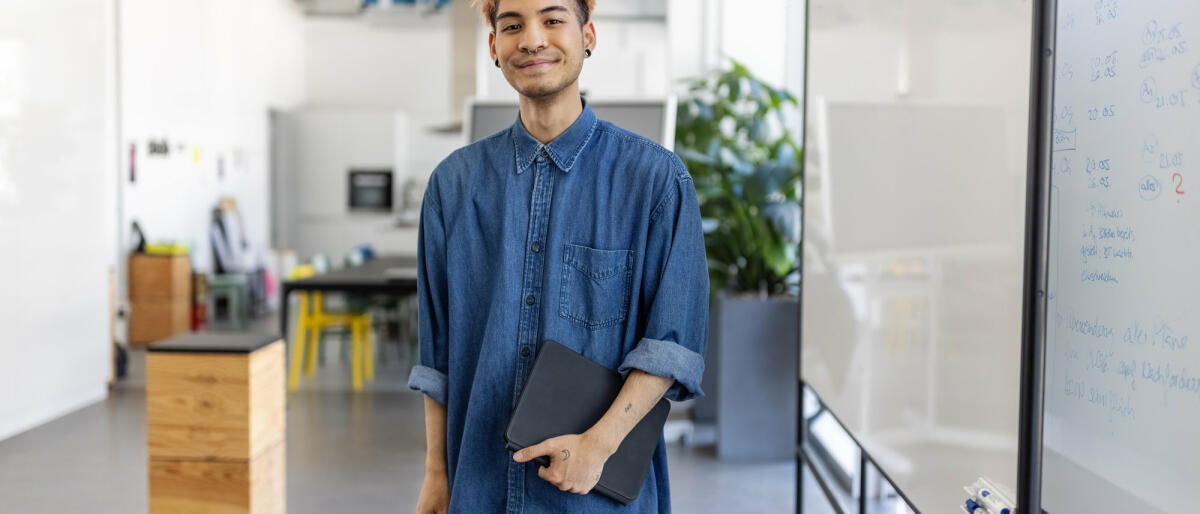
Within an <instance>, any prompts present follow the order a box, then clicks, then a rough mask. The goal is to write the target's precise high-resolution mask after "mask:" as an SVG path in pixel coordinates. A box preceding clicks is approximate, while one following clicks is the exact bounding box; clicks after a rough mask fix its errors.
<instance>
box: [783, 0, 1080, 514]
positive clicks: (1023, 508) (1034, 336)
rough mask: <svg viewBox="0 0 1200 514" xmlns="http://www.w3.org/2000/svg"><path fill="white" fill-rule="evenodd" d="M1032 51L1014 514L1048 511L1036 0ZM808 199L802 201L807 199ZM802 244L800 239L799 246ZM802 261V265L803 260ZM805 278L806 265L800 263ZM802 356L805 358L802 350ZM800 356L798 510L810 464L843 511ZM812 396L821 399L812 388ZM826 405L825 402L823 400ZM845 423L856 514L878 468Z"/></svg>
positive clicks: (1045, 61) (1046, 132)
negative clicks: (815, 442)
mask: <svg viewBox="0 0 1200 514" xmlns="http://www.w3.org/2000/svg"><path fill="white" fill-rule="evenodd" d="M1031 8H1032V9H1033V17H1032V24H1033V30H1032V31H1031V35H1032V41H1031V45H1030V76H1029V98H1030V102H1029V111H1030V116H1029V130H1028V136H1027V137H1028V145H1027V149H1028V150H1027V151H1028V155H1027V163H1026V190H1025V195H1026V196H1025V200H1026V202H1025V209H1026V212H1025V245H1024V251H1023V253H1024V259H1025V262H1024V270H1023V278H1022V282H1023V292H1022V307H1021V325H1022V326H1021V355H1020V362H1021V375H1020V386H1021V388H1020V393H1019V394H1020V406H1019V414H1020V418H1019V420H1018V446H1017V484H1016V486H1017V505H1016V508H1017V511H1018V512H1039V513H1045V511H1044V510H1042V506H1041V486H1042V426H1043V416H1044V402H1043V390H1044V386H1045V351H1046V337H1045V336H1046V319H1047V317H1046V312H1047V305H1046V301H1047V295H1046V292H1047V287H1048V285H1047V284H1048V282H1047V272H1048V269H1049V243H1050V241H1049V238H1050V231H1049V226H1050V194H1049V192H1050V161H1051V143H1050V141H1051V139H1050V137H1051V134H1052V122H1053V118H1052V115H1053V108H1054V102H1053V99H1054V65H1055V48H1054V44H1055V36H1056V30H1055V29H1056V15H1057V11H1058V2H1057V0H1034V1H1033V2H1032V6H1031ZM810 24H811V16H809V4H808V2H806V3H805V30H804V38H805V44H804V52H805V66H804V81H805V84H807V83H808V62H809V59H808V51H809V47H810V46H811V45H810V33H811V30H810V28H811V27H810ZM808 91H809V88H807V87H805V92H804V95H803V99H802V100H801V101H802V105H803V111H802V112H803V113H804V116H805V118H807V117H808V116H809V115H810V112H809V110H808V95H809V92H808ZM806 167H807V163H806V162H804V163H801V174H802V176H803V177H805V178H807V172H808V170H807V169H806ZM802 201H803V200H802ZM803 245H804V241H803V237H802V238H801V242H800V247H801V249H803ZM802 261H803V260H802ZM800 267H801V270H800V272H801V274H802V276H803V262H801V264H800ZM797 307H798V312H797V318H798V319H802V313H803V308H804V306H803V295H801V299H800V301H799V302H798V306H797ZM799 337H800V340H799V344H800V345H801V347H803V344H804V341H803V331H801V332H800V336H799ZM800 355H801V356H803V352H800ZM802 359H803V357H801V359H800V360H799V361H798V362H797V366H798V368H797V376H799V377H801V378H800V383H799V384H798V387H799V394H798V395H797V398H798V401H799V402H800V405H798V408H797V412H798V413H800V414H799V415H800V419H799V420H798V422H797V450H796V512H797V513H803V512H804V501H803V498H804V496H803V491H804V467H805V465H808V466H809V468H810V469H811V470H812V473H813V476H814V478H815V479H816V481H817V482H818V485H819V486H820V488H821V489H822V492H823V493H824V494H825V496H826V499H827V500H828V501H829V504H830V506H832V507H833V508H834V510H835V511H837V512H842V509H841V505H840V503H838V502H837V500H835V498H834V497H833V496H832V495H831V493H830V490H829V487H828V485H827V484H826V483H825V480H824V479H823V477H822V476H821V474H820V473H819V472H818V470H817V469H816V468H815V467H813V466H812V465H811V464H810V463H808V462H806V461H811V460H812V455H810V454H809V453H808V451H807V450H806V448H808V446H809V445H808V441H807V439H808V434H807V428H808V427H807V424H806V423H805V419H804V405H803V402H804V389H805V382H804V378H803V376H804V375H803V369H802V368H803V361H802ZM808 390H809V391H810V392H812V393H813V395H814V396H816V397H817V398H818V400H820V395H818V394H817V392H816V390H815V389H812V388H809V389H808ZM821 404H822V405H824V401H821ZM828 412H829V413H830V414H831V415H833V418H834V419H835V420H837V422H838V424H839V425H841V427H842V430H844V431H845V432H846V434H847V435H849V436H850V438H851V439H852V440H853V441H854V443H855V445H857V446H858V449H859V452H860V455H861V458H860V463H859V476H858V478H859V495H858V499H857V500H858V509H859V512H865V508H866V494H864V492H865V489H866V488H865V471H866V468H867V465H868V464H871V465H875V463H874V459H873V458H872V457H871V456H870V454H869V453H868V452H867V451H866V450H865V449H864V448H863V446H862V444H861V443H860V442H859V441H858V440H857V439H856V438H855V437H854V434H853V433H852V432H850V431H849V430H846V425H845V423H842V421H841V420H840V419H837V415H836V413H834V412H833V411H828ZM875 467H876V470H877V472H878V473H879V475H880V477H882V478H883V480H885V481H887V482H888V483H889V485H891V486H892V488H893V489H894V490H895V491H896V493H897V494H898V495H899V496H900V498H901V499H902V500H903V501H904V502H905V504H907V506H908V508H909V509H911V510H913V511H914V512H921V510H920V509H919V508H917V506H916V505H915V504H914V503H913V502H912V501H911V500H910V499H909V498H908V496H907V495H906V494H905V492H904V491H903V490H901V489H900V488H898V487H896V482H895V481H894V480H892V478H891V477H889V476H888V475H887V472H886V471H885V470H884V469H883V468H882V467H879V466H878V465H875Z"/></svg>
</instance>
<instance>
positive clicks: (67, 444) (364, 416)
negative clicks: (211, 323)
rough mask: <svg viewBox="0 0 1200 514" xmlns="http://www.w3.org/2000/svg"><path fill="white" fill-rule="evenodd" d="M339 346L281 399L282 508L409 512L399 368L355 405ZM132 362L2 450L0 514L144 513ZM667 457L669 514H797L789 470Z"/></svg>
mask: <svg viewBox="0 0 1200 514" xmlns="http://www.w3.org/2000/svg"><path fill="white" fill-rule="evenodd" d="M338 346H339V345H338V344H336V343H335V344H330V345H328V347H327V355H326V360H325V364H324V366H323V367H322V368H321V369H319V370H318V373H317V377H316V379H314V380H306V381H305V382H304V383H303V385H302V387H301V390H300V391H298V392H296V393H293V394H290V395H289V397H288V414H287V423H288V432H287V473H288V475H287V476H288V509H289V511H290V512H292V513H308V512H313V513H318V512H319V513H326V512H356V513H369V512H412V509H413V507H414V506H415V502H416V498H417V494H418V492H419V490H420V485H421V477H422V459H423V455H424V428H423V424H422V412H423V411H422V401H423V400H422V397H421V395H420V394H419V393H415V392H412V391H408V390H407V389H406V388H405V387H404V378H405V373H406V372H407V369H408V367H407V358H406V357H405V356H403V355H400V353H401V352H394V350H395V349H394V348H393V349H391V350H385V351H393V352H394V353H389V354H388V356H389V357H390V358H389V360H388V361H387V362H383V363H380V365H379V369H378V376H377V381H376V382H375V384H373V385H372V387H370V389H369V390H368V391H367V392H364V393H361V394H354V393H353V392H351V391H350V388H349V377H348V376H347V373H345V372H344V371H343V370H344V368H345V365H344V364H343V362H342V359H341V357H340V355H339V353H340V350H339V349H338ZM141 359H142V355H141V354H140V352H134V353H133V354H132V355H131V362H130V369H131V376H130V378H129V379H128V380H126V381H124V382H122V383H121V385H120V386H119V387H118V388H116V389H114V390H113V391H112V394H111V395H110V396H109V397H108V399H107V400H105V401H102V402H99V403H97V404H94V405H91V406H88V407H85V408H83V409H80V410H78V411H76V412H73V413H71V414H68V415H66V416H64V417H61V418H59V419H57V420H54V421H52V422H50V423H47V424H45V425H42V426H40V427H37V428H35V429H33V430H30V431H28V432H25V433H22V434H19V435H17V436H14V437H12V438H9V439H7V440H4V441H0V512H3V513H9V512H11V513H40V512H53V513H76V512H78V513H107V512H112V513H122V514H124V513H137V512H145V511H146V509H147V504H146V497H147V485H146V447H145V435H146V429H145V393H144V391H143V388H142V384H143V380H142V378H141V374H140V372H139V367H140V366H141ZM668 455H669V459H670V461H669V462H670V474H671V491H672V503H673V504H674V507H675V510H676V511H677V512H794V511H795V510H794V503H793V502H794V496H795V490H794V487H795V485H794V484H795V465H794V464H793V463H791V462H783V463H777V464H738V463H724V462H720V461H718V460H716V458H715V457H714V452H713V450H712V448H711V447H684V446H682V445H680V444H675V443H673V444H671V445H670V446H669V449H668ZM807 482H808V483H810V484H811V483H812V482H811V481H807ZM815 494H819V493H814V494H810V495H807V496H808V497H810V498H812V497H815ZM807 503H808V501H806V504H807ZM822 511H824V509H814V510H812V511H810V512H822Z"/></svg>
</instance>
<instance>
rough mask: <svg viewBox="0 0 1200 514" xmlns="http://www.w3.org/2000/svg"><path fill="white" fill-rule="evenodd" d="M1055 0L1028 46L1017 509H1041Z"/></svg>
mask: <svg viewBox="0 0 1200 514" xmlns="http://www.w3.org/2000/svg"><path fill="white" fill-rule="evenodd" d="M1057 13H1058V1H1057V0H1034V2H1033V31H1032V34H1033V42H1032V43H1033V44H1032V45H1030V52H1031V55H1030V59H1029V61H1030V72H1029V143H1028V145H1027V148H1028V151H1029V161H1028V170H1027V172H1026V174H1027V176H1026V190H1025V195H1026V196H1025V208H1026V213H1025V271H1024V275H1025V276H1024V282H1025V285H1024V288H1025V291H1024V294H1023V295H1022V296H1023V300H1022V306H1021V321H1022V327H1021V379H1020V381H1021V392H1020V395H1021V399H1020V407H1019V409H1020V410H1019V412H1020V418H1019V419H1018V422H1017V505H1016V508H1017V512H1044V511H1043V510H1042V425H1043V417H1044V414H1045V413H1044V402H1043V398H1044V395H1043V391H1044V388H1045V372H1046V366H1045V362H1046V319H1047V318H1046V312H1047V305H1046V300H1047V295H1046V291H1047V287H1048V286H1047V283H1048V281H1047V272H1048V269H1049V260H1050V161H1051V150H1052V148H1051V139H1050V137H1051V133H1052V132H1051V131H1052V130H1053V126H1052V125H1053V117H1052V116H1053V110H1054V64H1055V62H1054V61H1055V49H1054V43H1055V36H1056V30H1055V29H1056V27H1057V22H1056V18H1057Z"/></svg>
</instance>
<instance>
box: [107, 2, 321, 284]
mask: <svg viewBox="0 0 1200 514" xmlns="http://www.w3.org/2000/svg"><path fill="white" fill-rule="evenodd" d="M303 27H304V23H303V17H302V15H301V13H300V11H299V9H298V8H297V7H296V6H295V3H294V2H293V1H291V0H255V1H245V0H205V1H203V2H200V1H187V2H184V1H173V2H163V1H161V0H121V16H120V35H121V85H122V88H121V120H122V124H123V130H122V156H123V157H124V156H125V155H127V153H128V147H129V146H128V145H129V144H131V143H132V144H135V145H136V146H137V158H136V172H137V181H136V182H135V183H130V182H129V180H128V162H127V160H123V164H122V176H123V179H122V180H121V184H122V195H123V196H122V207H123V215H122V220H123V223H122V227H121V228H122V231H123V240H125V241H127V240H128V239H127V230H128V225H129V221H130V220H138V222H139V223H140V224H141V226H142V228H143V229H144V230H145V231H146V232H147V236H148V237H149V238H151V239H154V240H158V239H164V240H165V239H169V240H175V241H178V242H182V243H188V244H190V245H191V247H192V260H193V265H194V266H195V267H196V268H197V269H200V270H205V271H208V270H211V269H212V264H211V263H212V251H211V250H210V245H209V239H208V230H209V226H210V213H211V210H212V208H213V207H214V206H215V205H216V203H217V200H218V198H220V197H221V196H226V195H230V196H234V197H236V198H237V200H238V204H239V209H240V211H241V212H242V216H243V219H244V222H245V227H246V233H247V237H248V238H249V240H250V241H251V242H252V243H253V244H255V245H256V247H257V248H258V249H260V250H261V251H264V252H265V251H266V248H267V247H268V245H269V243H270V239H269V234H270V231H269V228H270V227H269V222H270V214H269V212H270V203H269V201H270V174H269V164H270V163H269V157H270V154H269V149H270V145H269V136H270V134H269V122H268V111H269V110H270V109H272V108H280V109H286V108H290V107H292V106H295V105H297V104H299V103H300V102H301V101H302V99H303V97H304V73H303V67H304V34H303ZM159 138H166V139H167V140H168V141H169V142H170V144H171V154H170V156H168V157H156V156H150V155H147V152H146V149H147V141H148V140H150V139H159ZM177 145H183V146H182V148H180V147H178V146H177ZM197 157H198V158H197ZM221 168H223V173H221Z"/></svg>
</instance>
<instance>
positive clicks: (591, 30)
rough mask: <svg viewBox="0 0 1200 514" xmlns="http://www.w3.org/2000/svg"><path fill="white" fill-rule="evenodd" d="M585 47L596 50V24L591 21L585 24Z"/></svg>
mask: <svg viewBox="0 0 1200 514" xmlns="http://www.w3.org/2000/svg"><path fill="white" fill-rule="evenodd" d="M583 47H584V48H590V49H592V51H593V52H595V51H596V25H595V24H593V23H592V22H591V21H589V22H587V25H584V26H583Z"/></svg>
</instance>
